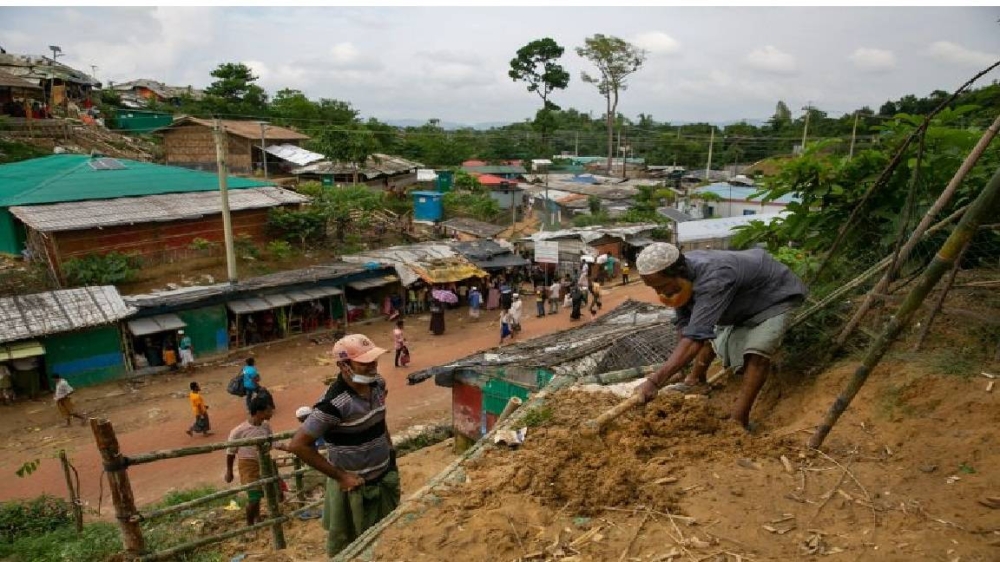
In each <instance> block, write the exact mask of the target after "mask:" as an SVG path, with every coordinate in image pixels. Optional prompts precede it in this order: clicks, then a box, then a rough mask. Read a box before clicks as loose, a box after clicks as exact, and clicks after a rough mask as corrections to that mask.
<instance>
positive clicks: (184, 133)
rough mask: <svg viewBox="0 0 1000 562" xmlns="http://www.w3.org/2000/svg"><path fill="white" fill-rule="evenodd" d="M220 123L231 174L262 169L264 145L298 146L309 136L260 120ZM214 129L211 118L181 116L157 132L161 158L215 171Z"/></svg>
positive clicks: (183, 165) (178, 164) (170, 162)
mask: <svg viewBox="0 0 1000 562" xmlns="http://www.w3.org/2000/svg"><path fill="white" fill-rule="evenodd" d="M219 125H220V126H221V127H222V129H223V130H224V131H225V133H226V149H227V150H226V155H227V160H226V164H227V165H228V167H229V171H230V172H232V173H234V174H250V173H253V172H254V171H255V170H261V171H262V170H263V167H264V165H265V162H268V159H267V156H265V153H264V151H263V150H262V148H264V147H267V146H270V145H277V144H292V145H296V146H298V145H299V144H301V143H302V141H306V140H309V136H308V135H304V134H302V133H300V132H298V131H293V130H292V129H288V128H286V127H279V126H277V125H269V124H267V123H263V124H262V123H261V122H260V121H239V120H232V119H220V120H219ZM214 129H215V121H212V120H210V119H199V118H197V117H182V118H180V119H177V120H175V121H174V122H173V124H171V125H170V126H169V127H167V128H164V129H161V130H160V131H157V134H159V135H160V136H162V137H163V158H164V161H165V162H166V163H167V164H170V165H173V166H180V167H182V168H191V169H194V170H205V171H210V172H215V171H217V170H218V166H217V164H216V149H215V137H214V132H213V131H214ZM272 160H273V159H272ZM269 165H270V164H269Z"/></svg>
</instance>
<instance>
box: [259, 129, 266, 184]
mask: <svg viewBox="0 0 1000 562" xmlns="http://www.w3.org/2000/svg"><path fill="white" fill-rule="evenodd" d="M258 123H260V157H261V158H262V159H263V160H262V163H261V167H263V168H264V181H267V150H266V149H267V145H266V140H265V134H266V133H267V121H258Z"/></svg>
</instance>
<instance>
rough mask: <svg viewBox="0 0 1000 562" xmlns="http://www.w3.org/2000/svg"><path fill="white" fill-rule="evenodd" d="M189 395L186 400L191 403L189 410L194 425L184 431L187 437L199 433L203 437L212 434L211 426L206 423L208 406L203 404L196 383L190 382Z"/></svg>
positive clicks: (199, 388) (199, 389) (203, 400)
mask: <svg viewBox="0 0 1000 562" xmlns="http://www.w3.org/2000/svg"><path fill="white" fill-rule="evenodd" d="M190 388H191V393H190V394H188V400H189V401H190V402H191V410H192V411H193V412H194V424H193V425H192V426H191V427H190V428H189V429H188V430H187V431H186V433H187V434H188V437H191V436H193V435H194V434H195V433H200V434H202V435H203V436H205V437H208V436H209V435H211V434H212V431H211V429H212V426H211V424H210V423H209V421H208V405H207V404H205V399H204V398H202V397H201V387H199V386H198V383H196V382H194V381H191V385H190Z"/></svg>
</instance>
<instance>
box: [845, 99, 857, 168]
mask: <svg viewBox="0 0 1000 562" xmlns="http://www.w3.org/2000/svg"><path fill="white" fill-rule="evenodd" d="M857 135H858V112H857V111H855V112H854V128H853V129H851V150H850V152H848V154H847V159H848V160H852V159H853V158H854V139H855V138H857Z"/></svg>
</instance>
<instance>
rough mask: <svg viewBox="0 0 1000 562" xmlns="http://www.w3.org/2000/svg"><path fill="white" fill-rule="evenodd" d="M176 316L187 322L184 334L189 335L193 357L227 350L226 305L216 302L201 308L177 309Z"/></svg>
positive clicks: (196, 357)
mask: <svg viewBox="0 0 1000 562" xmlns="http://www.w3.org/2000/svg"><path fill="white" fill-rule="evenodd" d="M177 316H180V318H181V320H183V321H184V323H185V324H187V328H185V329H184V333H185V334H186V335H189V336H191V344H192V345H194V357H195V360H197V359H198V358H200V357H204V356H206V355H215V354H217V353H226V352H228V351H229V330H228V325H227V322H228V320H227V315H226V307H225V306H223V305H221V304H218V305H213V306H206V307H202V308H192V309H189V310H179V311H177Z"/></svg>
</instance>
